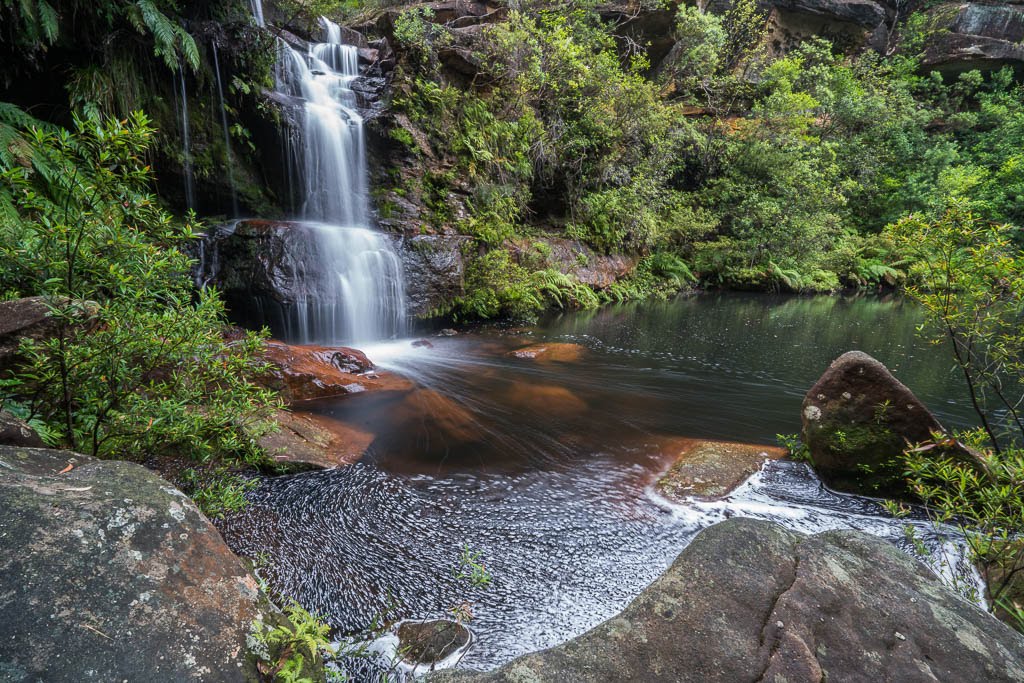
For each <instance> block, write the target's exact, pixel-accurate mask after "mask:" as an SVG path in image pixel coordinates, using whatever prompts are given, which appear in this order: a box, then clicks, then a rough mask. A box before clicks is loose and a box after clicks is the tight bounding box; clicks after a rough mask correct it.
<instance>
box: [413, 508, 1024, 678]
mask: <svg viewBox="0 0 1024 683" xmlns="http://www.w3.org/2000/svg"><path fill="white" fill-rule="evenodd" d="M427 680H428V681H430V683H438V682H448V683H455V682H456V681H458V682H466V683H468V682H473V683H485V682H487V683H491V682H497V681H507V682H509V683H512V682H513V681H515V682H517V683H521V682H523V681H530V683H548V682H550V683H556V682H558V683H562V682H563V681H574V683H605V682H607V681H635V682H637V683H640V682H643V683H657V682H660V681H664V682H666V683H668V682H670V681H671V682H672V683H691V682H692V683H736V682H737V681H764V682H769V681H770V682H772V683H781V682H783V681H788V682H790V683H798V682H799V683H805V682H807V683H809V682H812V681H813V682H815V683H817V682H818V681H843V682H844V683H845V682H847V681H850V682H860V681H863V682H865V683H867V682H868V681H900V682H904V681H906V682H910V681H986V682H988V683H996V682H1006V683H1009V682H1010V681H1021V680H1024V638H1022V637H1021V635H1020V634H1018V633H1016V632H1015V631H1013V630H1011V629H1010V628H1009V627H1007V626H1006V625H1004V624H1002V623H1000V622H999V621H997V620H996V619H994V618H993V617H992V616H991V615H988V614H986V613H985V612H983V611H981V610H980V609H978V608H977V607H975V606H974V605H972V604H970V603H968V602H966V601H964V600H963V599H961V598H960V597H959V596H957V595H956V594H955V593H953V592H952V591H950V590H949V589H948V588H946V586H945V585H943V583H942V581H941V580H940V579H939V578H938V577H936V576H935V574H933V573H932V572H931V570H929V569H928V568H927V567H925V566H924V565H923V564H921V563H919V562H917V561H916V560H914V559H913V558H911V557H910V556H908V555H906V554H904V553H903V552H901V551H900V550H898V549H897V548H896V547H895V546H893V545H891V544H889V543H887V542H886V541H883V540H881V539H879V538H876V537H874V536H870V535H867V534H864V533H861V532H856V531H830V532H827V533H823V534H818V535H815V536H803V535H801V534H798V533H794V532H791V531H787V530H785V529H783V528H782V527H781V526H778V525H776V524H773V523H771V522H763V521H755V520H749V519H732V520H728V521H725V522H722V523H720V524H716V525H714V526H712V527H710V528H708V529H705V530H704V531H702V532H701V533H700V534H698V535H697V537H696V538H695V539H694V540H693V542H692V543H691V544H690V545H689V546H688V547H687V548H686V549H685V550H683V552H682V553H680V555H679V557H678V558H677V559H676V560H675V562H673V564H672V566H671V567H670V568H669V569H668V571H667V572H666V573H665V574H664V575H663V576H662V577H660V578H659V579H657V580H656V581H655V582H654V583H653V584H651V585H650V587H648V588H647V589H645V590H644V591H643V592H642V593H641V594H640V595H639V596H638V597H637V598H636V599H635V600H633V602H631V603H630V604H629V605H628V606H627V607H626V608H625V609H624V610H623V611H622V612H620V613H619V614H618V615H617V616H615V617H613V618H611V619H609V620H608V621H606V622H604V623H602V624H600V625H598V626H597V627H595V628H594V629H592V630H590V631H588V632H587V633H584V634H583V635H581V636H579V637H577V638H574V639H572V640H570V641H568V642H566V643H563V644H561V645H558V646H555V647H553V648H551V649H548V650H543V651H541V652H536V653H533V654H528V655H525V656H523V657H520V658H518V659H516V660H513V661H512V662H510V663H508V664H506V665H505V666H503V667H501V668H500V669H498V670H497V671H493V672H485V673H481V672H469V671H451V670H449V671H442V672H438V673H435V674H430V675H429V676H428V677H427Z"/></svg>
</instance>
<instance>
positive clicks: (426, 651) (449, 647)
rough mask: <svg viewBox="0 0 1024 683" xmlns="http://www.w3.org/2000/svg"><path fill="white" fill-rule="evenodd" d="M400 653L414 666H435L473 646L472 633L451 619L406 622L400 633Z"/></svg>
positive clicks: (398, 632)
mask: <svg viewBox="0 0 1024 683" xmlns="http://www.w3.org/2000/svg"><path fill="white" fill-rule="evenodd" d="M396 633H397V635H398V651H399V652H400V653H401V656H402V658H403V659H405V660H406V661H408V662H410V663H412V664H435V663H437V662H440V661H441V660H442V659H445V658H447V657H449V656H451V655H452V654H454V653H455V652H457V651H458V650H459V649H461V648H463V647H465V646H466V645H468V644H469V639H470V635H469V629H467V628H466V627H465V626H463V625H462V624H459V623H457V622H454V621H450V620H448V619H434V620H431V621H404V622H402V623H401V624H399V626H398V629H397V630H396Z"/></svg>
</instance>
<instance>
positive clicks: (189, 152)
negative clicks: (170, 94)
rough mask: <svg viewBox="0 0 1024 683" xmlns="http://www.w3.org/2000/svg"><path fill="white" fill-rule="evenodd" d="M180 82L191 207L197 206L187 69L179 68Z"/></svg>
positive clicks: (187, 199)
mask: <svg viewBox="0 0 1024 683" xmlns="http://www.w3.org/2000/svg"><path fill="white" fill-rule="evenodd" d="M178 82H179V84H180V86H181V88H180V89H181V140H182V143H181V144H182V162H181V163H182V167H183V168H184V169H185V204H186V205H187V206H188V208H189V209H195V208H196V183H195V177H194V176H193V173H192V135H191V132H190V131H189V122H188V91H187V90H186V89H185V69H184V67H180V68H179V69H178Z"/></svg>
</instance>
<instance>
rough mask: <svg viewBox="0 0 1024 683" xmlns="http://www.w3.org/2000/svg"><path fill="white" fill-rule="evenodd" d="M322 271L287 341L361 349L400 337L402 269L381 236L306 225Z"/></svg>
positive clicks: (299, 309)
mask: <svg viewBox="0 0 1024 683" xmlns="http://www.w3.org/2000/svg"><path fill="white" fill-rule="evenodd" d="M305 225H306V226H307V227H309V228H312V230H313V238H312V239H313V240H314V242H315V243H316V244H315V247H316V249H315V251H316V253H317V257H318V259H319V261H320V264H321V268H323V271H322V272H321V274H320V280H321V282H320V285H319V289H318V291H317V292H316V294H315V296H314V297H310V298H309V299H307V300H305V301H302V302H299V305H297V306H296V307H295V308H294V317H293V319H292V320H290V321H288V322H287V324H288V325H289V326H290V328H291V329H288V330H287V333H286V334H287V336H288V338H289V339H293V340H295V341H298V342H300V343H303V344H310V343H328V344H342V343H349V344H351V343H362V342H372V341H376V340H379V339H387V338H390V337H393V336H395V335H396V334H399V333H400V332H401V331H402V330H403V329H404V325H405V291H404V288H403V280H402V263H401V261H400V260H399V258H398V255H397V254H395V251H394V249H392V247H391V241H390V240H389V239H388V238H387V237H385V236H384V235H382V234H380V233H378V232H375V231H373V230H370V229H369V228H360V227H341V226H337V225H329V224H324V223H307V224H305Z"/></svg>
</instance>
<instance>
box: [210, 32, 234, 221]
mask: <svg viewBox="0 0 1024 683" xmlns="http://www.w3.org/2000/svg"><path fill="white" fill-rule="evenodd" d="M210 44H211V45H212V46H213V71H214V74H216V76H217V96H218V97H219V98H220V123H221V127H222V128H223V129H224V155H225V157H226V159H225V160H226V162H227V165H228V182H229V183H230V184H231V212H232V213H231V215H232V217H237V216H238V189H237V187H236V186H235V160H234V158H233V155H232V154H231V135H230V134H229V132H228V112H227V107H226V106H225V105H224V86H223V84H222V83H221V78H220V58H219V57H218V56H217V43H216V42H215V41H214V42H211V43H210Z"/></svg>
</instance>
